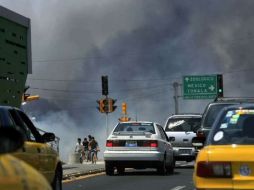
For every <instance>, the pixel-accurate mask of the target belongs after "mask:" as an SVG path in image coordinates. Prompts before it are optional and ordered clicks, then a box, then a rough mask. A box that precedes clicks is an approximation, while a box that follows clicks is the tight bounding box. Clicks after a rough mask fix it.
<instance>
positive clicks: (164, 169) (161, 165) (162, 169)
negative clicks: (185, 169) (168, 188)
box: [157, 158, 167, 175]
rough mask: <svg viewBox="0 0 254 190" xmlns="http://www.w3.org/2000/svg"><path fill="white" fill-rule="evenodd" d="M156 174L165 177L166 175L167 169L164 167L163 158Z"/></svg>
mask: <svg viewBox="0 0 254 190" xmlns="http://www.w3.org/2000/svg"><path fill="white" fill-rule="evenodd" d="M157 172H158V174H160V175H166V173H167V167H166V161H165V158H164V160H163V161H162V162H161V163H159V166H158V168H157Z"/></svg>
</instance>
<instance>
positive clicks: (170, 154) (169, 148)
mask: <svg viewBox="0 0 254 190" xmlns="http://www.w3.org/2000/svg"><path fill="white" fill-rule="evenodd" d="M157 127H158V130H159V133H160V136H161V139H162V142H163V146H164V152H166V156H167V159H166V160H167V161H168V162H170V163H171V162H172V161H173V148H172V146H171V144H170V143H169V139H168V137H167V135H166V133H165V131H164V130H163V128H162V126H160V125H158V124H157Z"/></svg>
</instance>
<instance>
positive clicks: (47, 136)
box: [42, 133, 56, 142]
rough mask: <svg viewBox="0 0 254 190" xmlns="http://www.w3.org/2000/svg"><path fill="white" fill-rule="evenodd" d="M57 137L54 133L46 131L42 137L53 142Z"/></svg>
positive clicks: (45, 140)
mask: <svg viewBox="0 0 254 190" xmlns="http://www.w3.org/2000/svg"><path fill="white" fill-rule="evenodd" d="M55 138H56V136H55V134H54V133H44V134H43V135H42V139H43V141H44V142H52V141H54V140H55Z"/></svg>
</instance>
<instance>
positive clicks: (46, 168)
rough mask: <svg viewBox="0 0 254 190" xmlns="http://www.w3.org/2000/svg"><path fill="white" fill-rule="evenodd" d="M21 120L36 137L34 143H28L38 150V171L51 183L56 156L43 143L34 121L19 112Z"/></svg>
mask: <svg viewBox="0 0 254 190" xmlns="http://www.w3.org/2000/svg"><path fill="white" fill-rule="evenodd" d="M17 113H18V114H19V116H20V118H21V119H22V121H23V124H24V125H25V126H26V127H27V128H28V129H29V130H30V131H31V134H32V135H33V136H34V137H35V138H34V140H33V141H31V142H27V143H28V144H29V146H31V147H35V149H36V150H37V152H36V154H37V155H38V161H39V167H38V170H39V171H40V172H41V173H43V174H44V175H45V177H46V178H48V180H49V181H52V179H53V177H54V173H55V167H54V166H55V162H56V157H57V156H56V155H54V152H53V150H52V149H51V148H50V146H49V145H48V144H47V143H44V142H43V139H42V137H41V135H40V133H39V132H38V130H37V129H36V127H35V126H34V125H33V123H32V121H31V120H30V119H29V118H28V116H27V115H26V114H25V113H24V112H22V111H20V110H17Z"/></svg>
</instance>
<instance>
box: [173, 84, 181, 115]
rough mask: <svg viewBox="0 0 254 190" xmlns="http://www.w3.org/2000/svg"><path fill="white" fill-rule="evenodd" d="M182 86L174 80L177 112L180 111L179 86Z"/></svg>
mask: <svg viewBox="0 0 254 190" xmlns="http://www.w3.org/2000/svg"><path fill="white" fill-rule="evenodd" d="M179 86H180V84H179V83H178V82H174V83H173V87H174V101H175V114H178V113H179V103H178V98H179V95H178V87H179Z"/></svg>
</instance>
